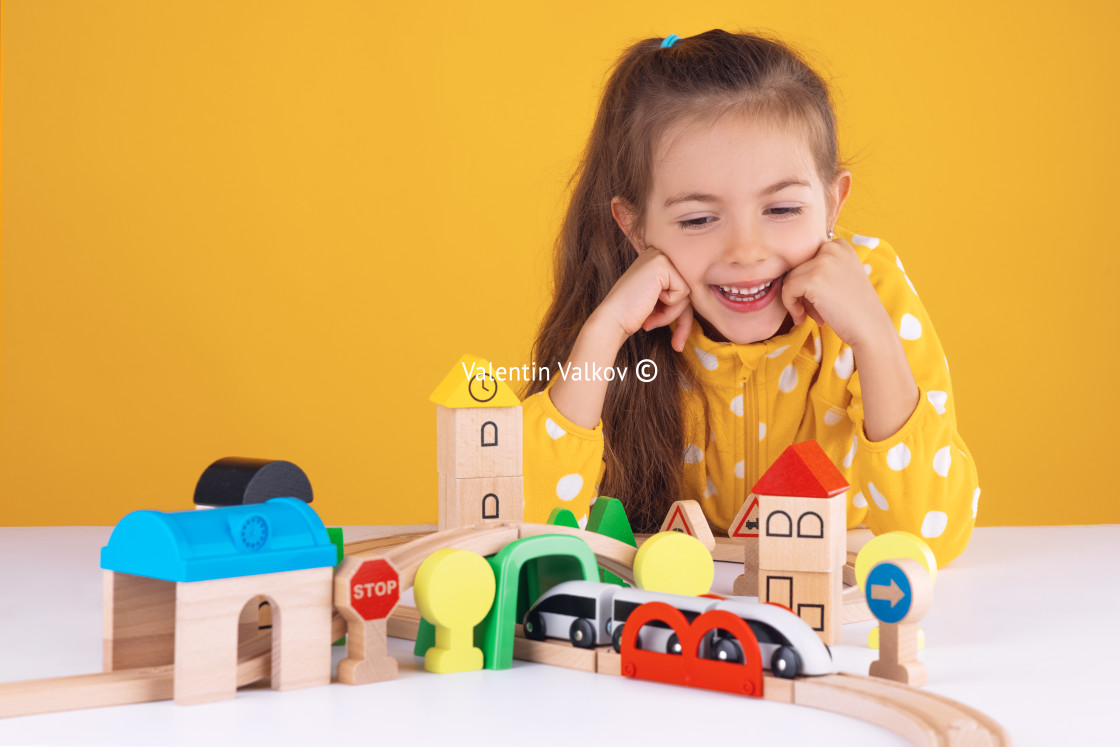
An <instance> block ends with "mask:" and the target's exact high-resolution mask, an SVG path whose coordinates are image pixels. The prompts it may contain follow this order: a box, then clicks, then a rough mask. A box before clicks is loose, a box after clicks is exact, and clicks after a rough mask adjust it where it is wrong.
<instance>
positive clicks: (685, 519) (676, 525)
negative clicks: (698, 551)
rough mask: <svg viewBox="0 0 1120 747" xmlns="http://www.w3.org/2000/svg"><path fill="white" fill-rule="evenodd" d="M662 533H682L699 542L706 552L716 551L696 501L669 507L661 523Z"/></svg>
mask: <svg viewBox="0 0 1120 747" xmlns="http://www.w3.org/2000/svg"><path fill="white" fill-rule="evenodd" d="M661 531H662V532H684V533H685V534H687V535H689V536H691V537H695V538H696V539H698V540H700V543H701V544H702V545H704V547H706V548H708V551H709V552H711V551H712V550H714V549H716V538H715V536H713V535H712V530H711V527H709V526H708V520H707V519H706V518H704V511H703V509H701V508H700V504H699V503H697V502H696V501H677V502H676V503H674V504H673V505H672V506H670V507H669V513H668V514H667V515H666V516H665V521H663V522H661Z"/></svg>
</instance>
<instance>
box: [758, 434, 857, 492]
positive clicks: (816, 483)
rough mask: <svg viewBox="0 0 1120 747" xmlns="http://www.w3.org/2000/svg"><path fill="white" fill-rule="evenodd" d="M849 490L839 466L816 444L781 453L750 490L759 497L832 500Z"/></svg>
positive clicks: (807, 444) (794, 446) (793, 448)
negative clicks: (772, 496) (837, 467)
mask: <svg viewBox="0 0 1120 747" xmlns="http://www.w3.org/2000/svg"><path fill="white" fill-rule="evenodd" d="M847 489H848V483H847V481H845V480H844V476H843V475H842V474H840V470H838V469H836V465H835V464H833V463H832V460H831V459H829V458H828V455H827V454H825V453H824V449H822V448H821V445H820V444H818V443H817V442H816V441H802V442H801V443H799V444H794V445H793V446H790V447H789V448H788V449H786V450H785V451H783V452H782V455H781V456H780V457H778V458H777V459H776V460H775V461H774V463H773V464H772V465H770V469H768V470H766V473H765V474H764V475H763V476H762V478H761V479H760V480H759V481H758V482H757V483H755V486H754V487H753V488H752V489H751V492H752V493H756V494H758V495H783V496H793V497H798V498H831V497H832V496H834V495H839V494H840V493H843V492H844V491H845V490H847Z"/></svg>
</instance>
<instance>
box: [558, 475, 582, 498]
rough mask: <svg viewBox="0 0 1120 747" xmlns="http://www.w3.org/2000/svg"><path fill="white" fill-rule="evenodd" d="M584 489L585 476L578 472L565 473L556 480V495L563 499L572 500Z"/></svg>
mask: <svg viewBox="0 0 1120 747" xmlns="http://www.w3.org/2000/svg"><path fill="white" fill-rule="evenodd" d="M581 490H583V478H582V477H580V475H578V474H576V473H574V472H573V473H572V474H570V475H564V476H563V477H561V478H560V479H559V480H557V482H556V497H557V498H559V499H560V500H562V501H570V500H572V499H573V498H575V497H576V496H577V495H579V491H581Z"/></svg>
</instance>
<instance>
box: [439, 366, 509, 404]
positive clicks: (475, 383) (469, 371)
mask: <svg viewBox="0 0 1120 747" xmlns="http://www.w3.org/2000/svg"><path fill="white" fill-rule="evenodd" d="M500 375H501V374H500V373H499V376H500ZM428 399H429V400H430V401H432V402H434V403H436V404H437V405H443V406H444V407H518V406H519V405H520V404H521V400H519V399H518V398H517V395H516V394H514V392H513V390H512V389H510V388H509V387H508V386H506V383H505V382H504V381H501V380H500V379H496V378H495V377H494V374H493V366H492V365H490V363H489V362H488V361H487V360H486V359H485V358H479V357H478V356H476V355H464V356H463V357H462V358H460V359H459V361H458V362H457V363H456V364H455V366H454V367H453V368H452V369H451V370H450V371H449V372H448V373H447V375H446V376H444V377H443V381H441V382H440V384H439V386H437V387H436V388H435V391H433V392H432V394H431V396H430V397H428Z"/></svg>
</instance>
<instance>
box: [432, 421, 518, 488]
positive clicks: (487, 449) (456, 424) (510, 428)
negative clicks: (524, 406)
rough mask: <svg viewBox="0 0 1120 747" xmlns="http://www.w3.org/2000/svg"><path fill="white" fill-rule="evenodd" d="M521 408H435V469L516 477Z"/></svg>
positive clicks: (461, 474) (453, 474) (457, 473)
mask: <svg viewBox="0 0 1120 747" xmlns="http://www.w3.org/2000/svg"><path fill="white" fill-rule="evenodd" d="M521 424H522V415H521V408H520V407H461V408H449V407H443V406H437V407H436V469H437V470H438V471H439V472H440V474H443V475H447V476H449V477H459V478H462V477H515V476H517V475H520V474H522V469H521V464H522V462H521Z"/></svg>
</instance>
